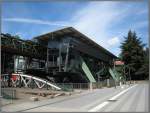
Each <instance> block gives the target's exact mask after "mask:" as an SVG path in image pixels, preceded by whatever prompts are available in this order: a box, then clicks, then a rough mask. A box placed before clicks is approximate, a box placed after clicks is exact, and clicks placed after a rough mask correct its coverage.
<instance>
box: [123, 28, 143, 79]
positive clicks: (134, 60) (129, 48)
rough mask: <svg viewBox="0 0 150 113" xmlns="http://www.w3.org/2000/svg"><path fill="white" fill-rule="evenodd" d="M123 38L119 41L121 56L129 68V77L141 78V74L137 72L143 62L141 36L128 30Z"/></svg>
mask: <svg viewBox="0 0 150 113" xmlns="http://www.w3.org/2000/svg"><path fill="white" fill-rule="evenodd" d="M124 38H125V40H124V42H123V43H121V58H122V60H123V61H124V62H125V65H127V66H128V67H129V68H130V73H131V79H141V78H142V76H143V75H142V74H137V73H136V72H137V70H139V69H140V68H141V67H142V65H143V64H144V49H143V48H144V46H145V44H143V43H142V41H141V38H138V37H137V35H136V33H135V32H132V31H131V30H129V32H128V36H127V37H124Z"/></svg>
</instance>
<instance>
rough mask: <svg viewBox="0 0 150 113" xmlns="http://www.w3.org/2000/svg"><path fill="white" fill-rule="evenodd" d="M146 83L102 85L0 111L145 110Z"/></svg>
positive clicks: (11, 106) (147, 96)
mask: <svg viewBox="0 0 150 113" xmlns="http://www.w3.org/2000/svg"><path fill="white" fill-rule="evenodd" d="M148 93H149V84H148V83H146V82H144V83H138V84H133V85H131V86H124V88H121V87H117V88H116V89H115V88H103V89H96V90H93V91H87V92H85V93H82V94H78V95H72V96H69V97H60V98H54V99H49V100H43V101H39V102H26V103H23V104H19V105H10V106H5V107H3V108H2V111H6V112H7V111H9V112H11V111H22V112H28V111H29V112H54V111H56V112H61V111H62V112H65V111H69V112H72V111H74V112H78V111H81V112H82V111H83V112H112V111H113V112H148V111H149V107H148V103H149V102H148V100H149V99H148V98H149V94H148Z"/></svg>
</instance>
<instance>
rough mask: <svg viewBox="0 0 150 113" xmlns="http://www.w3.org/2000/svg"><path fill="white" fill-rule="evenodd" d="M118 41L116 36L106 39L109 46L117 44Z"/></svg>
mask: <svg viewBox="0 0 150 113" xmlns="http://www.w3.org/2000/svg"><path fill="white" fill-rule="evenodd" d="M119 43H120V40H119V38H118V37H114V38H111V39H109V40H108V44H109V46H114V45H118V44H119Z"/></svg>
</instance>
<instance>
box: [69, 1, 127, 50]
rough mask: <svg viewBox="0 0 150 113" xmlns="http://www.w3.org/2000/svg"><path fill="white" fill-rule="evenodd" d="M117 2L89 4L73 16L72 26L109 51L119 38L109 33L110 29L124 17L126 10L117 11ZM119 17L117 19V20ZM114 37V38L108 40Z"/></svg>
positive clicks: (117, 42)
mask: <svg viewBox="0 0 150 113" xmlns="http://www.w3.org/2000/svg"><path fill="white" fill-rule="evenodd" d="M118 5H119V2H91V3H89V5H87V6H85V7H84V8H82V9H80V10H78V11H77V12H76V13H75V16H73V18H72V21H73V26H74V27H75V28H76V29H77V30H79V31H81V32H83V33H84V34H85V35H87V36H88V37H90V38H91V39H92V40H94V41H95V42H97V43H98V44H100V45H101V46H103V47H105V48H106V49H108V50H110V48H111V47H112V46H114V45H115V44H117V45H119V42H120V41H119V38H118V37H116V35H118V34H116V35H112V34H111V33H109V30H110V27H111V26H112V25H114V24H115V23H116V22H118V21H120V20H121V19H122V18H124V17H125V16H126V13H125V12H126V11H128V10H127V9H126V8H124V9H122V10H121V9H120V10H118ZM118 17H119V18H118ZM110 37H115V38H110Z"/></svg>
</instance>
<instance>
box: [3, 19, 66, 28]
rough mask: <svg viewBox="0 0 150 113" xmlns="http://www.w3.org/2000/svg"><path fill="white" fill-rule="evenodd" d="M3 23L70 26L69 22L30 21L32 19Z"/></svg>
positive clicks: (10, 20) (7, 20)
mask: <svg viewBox="0 0 150 113" xmlns="http://www.w3.org/2000/svg"><path fill="white" fill-rule="evenodd" d="M2 21H6V22H21V23H32V24H42V25H54V26H64V27H66V26H69V24H68V23H67V22H63V21H58V22H56V21H54V22H53V21H45V20H40V19H30V18H4V19H2Z"/></svg>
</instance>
